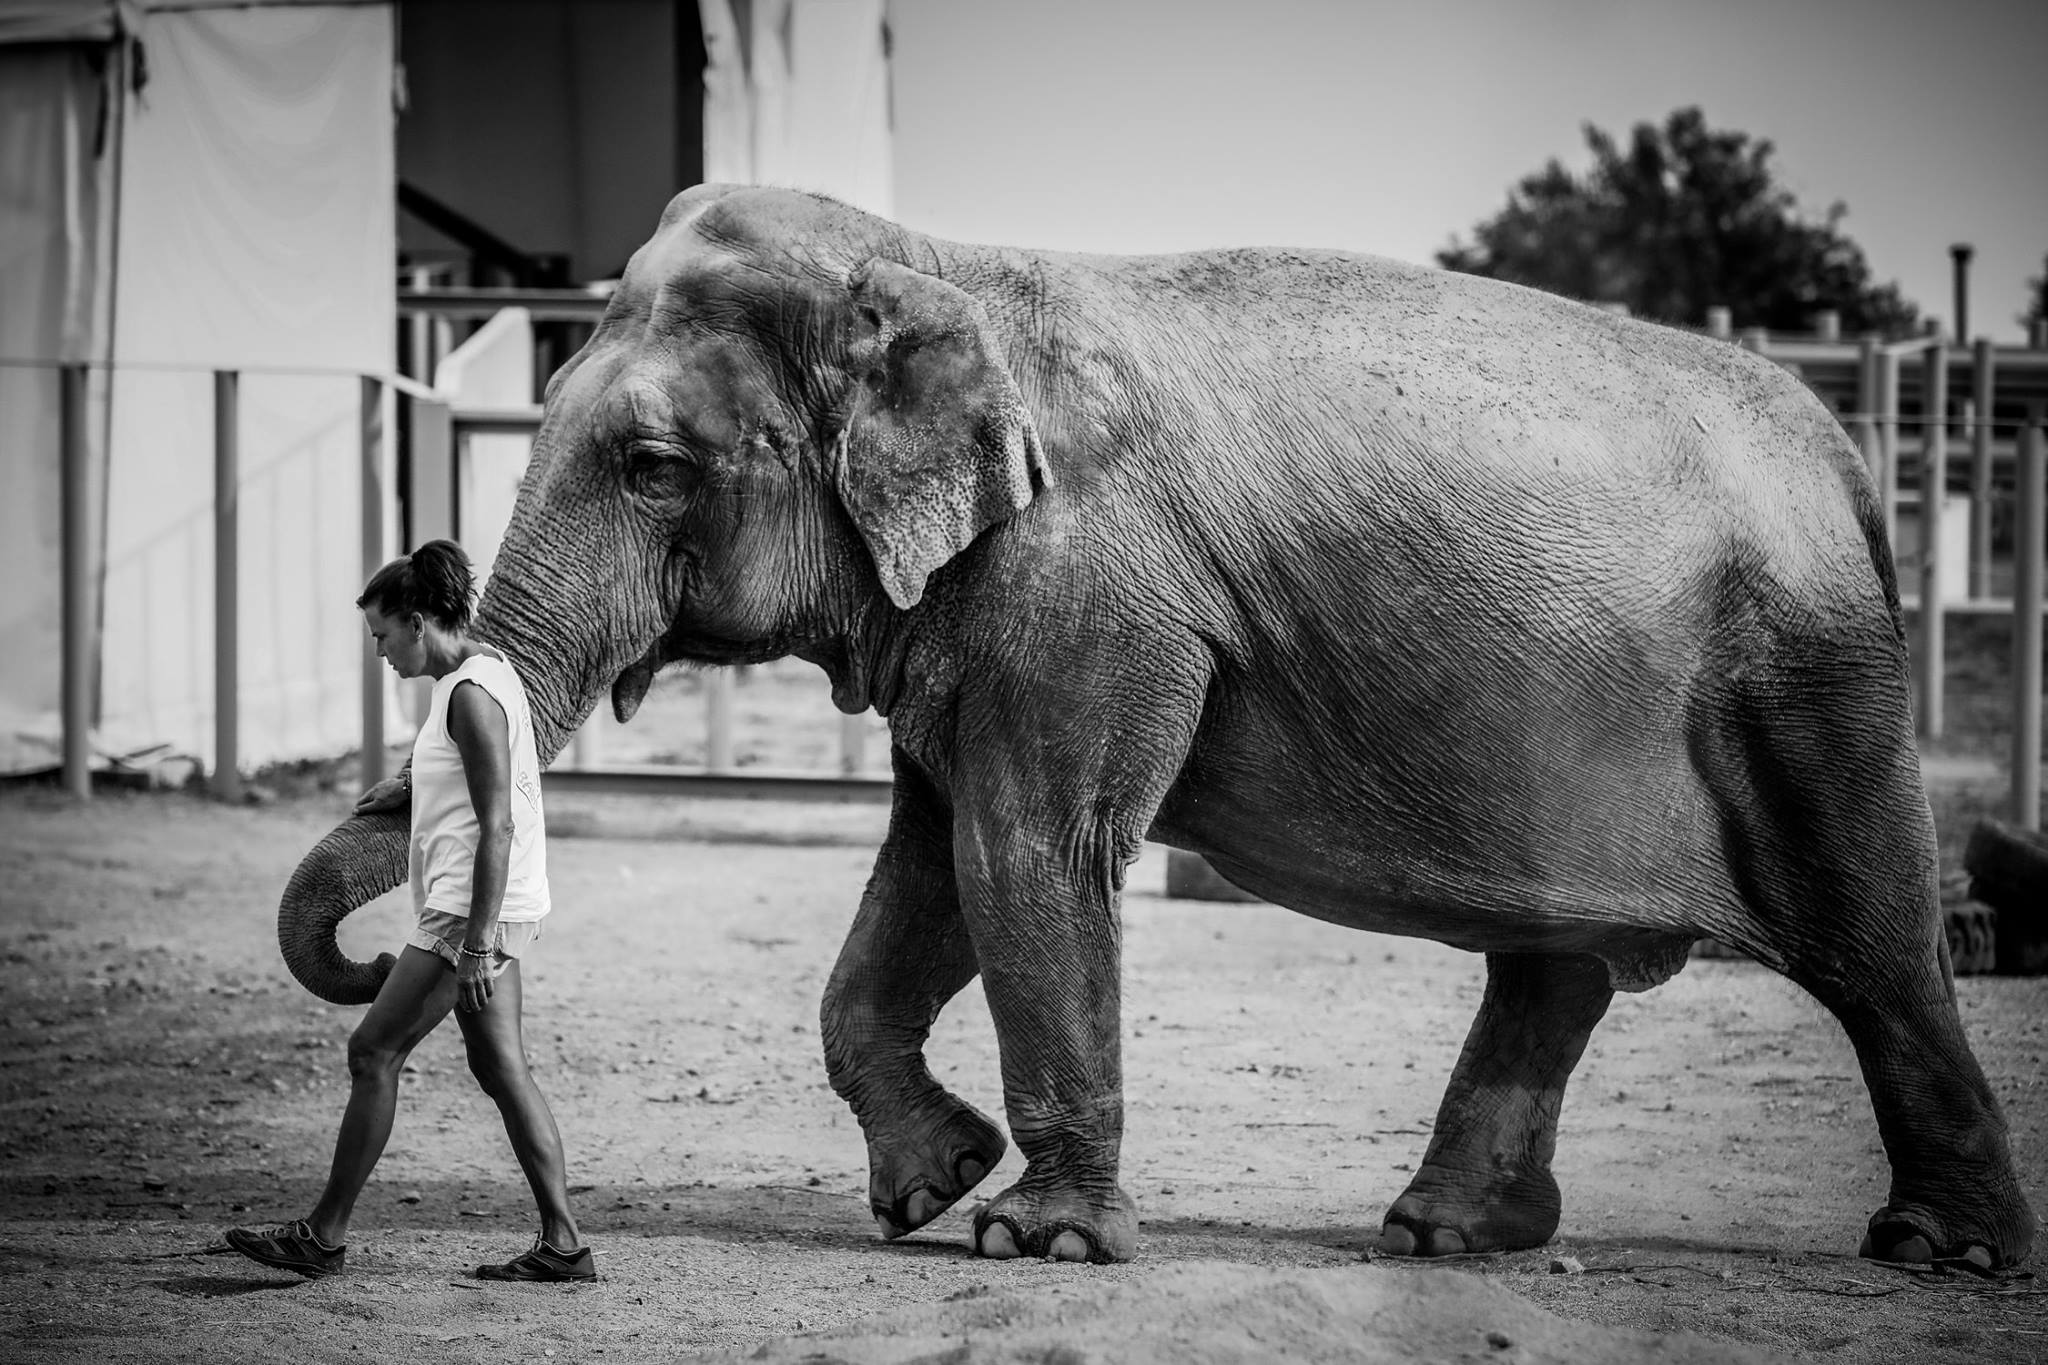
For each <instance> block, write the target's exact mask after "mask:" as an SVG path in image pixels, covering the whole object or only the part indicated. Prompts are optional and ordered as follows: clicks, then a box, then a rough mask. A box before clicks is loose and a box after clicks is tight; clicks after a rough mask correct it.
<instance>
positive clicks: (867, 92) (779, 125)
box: [698, 0, 895, 217]
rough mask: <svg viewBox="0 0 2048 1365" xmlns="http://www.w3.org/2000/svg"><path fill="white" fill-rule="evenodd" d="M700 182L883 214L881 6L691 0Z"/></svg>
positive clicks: (885, 91) (888, 166)
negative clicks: (696, 28)
mask: <svg viewBox="0 0 2048 1365" xmlns="http://www.w3.org/2000/svg"><path fill="white" fill-rule="evenodd" d="M698 8H699V11H700V13H701V15H702V17H703V21H704V47H705V52H706V57H707V61H706V66H705V71H704V179H705V180H706V181H708V182H712V183H719V182H725V183H731V184H741V185H786V186H790V187H793V188H796V189H805V190H819V191H822V192H824V193H826V194H829V195H832V196H833V197H834V198H837V199H843V200H845V201H846V202H847V203H849V204H852V205H854V206H855V207H856V208H863V209H866V210H868V211H869V212H870V213H879V214H881V215H883V216H884V217H887V216H888V215H890V214H891V213H892V212H893V211H894V200H895V195H894V186H895V168H894V166H893V164H892V158H891V153H890V147H891V140H890V99H889V54H888V49H887V44H886V36H885V35H886V26H885V24H884V17H885V16H884V13H883V0H699V5H698Z"/></svg>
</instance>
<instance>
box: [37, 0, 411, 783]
mask: <svg viewBox="0 0 2048 1365" xmlns="http://www.w3.org/2000/svg"><path fill="white" fill-rule="evenodd" d="M84 8H93V7H90V6H87V7H84ZM135 9H137V7H135V6H128V7H125V8H124V11H123V12H124V15H126V16H127V18H128V19H129V20H130V22H131V23H132V28H131V30H130V31H131V32H132V33H133V35H134V37H135V38H136V39H137V40H138V41H139V42H140V44H141V46H142V49H143V50H144V51H145V52H146V54H147V64H146V69H147V72H148V81H147V84H146V85H145V86H144V87H143V88H142V89H141V91H140V92H139V93H136V92H132V91H131V92H126V93H125V102H124V105H123V107H122V108H120V109H118V110H117V111H116V113H117V114H118V115H119V117H120V119H121V123H122V125H123V129H124V136H125V145H124V147H123V148H122V155H121V158H120V188H119V197H118V200H117V202H118V204H119V215H120V221H119V222H118V224H116V225H115V227H114V232H113V236H114V239H115V248H114V258H115V259H114V263H113V267H112V269H111V271H110V272H107V274H106V277H105V278H106V279H108V280H111V281H112V282H113V287H114V288H115V289H116V290H117V291H118V297H117V298H116V299H115V300H114V303H113V329H114V336H113V345H112V358H113V361H114V364H115V370H114V375H115V377H114V380H113V383H112V397H111V424H110V430H109V433H108V437H107V449H108V453H107V461H106V465H107V469H106V493H105V505H106V541H105V558H104V561H103V578H102V580H101V582H100V585H99V586H100V595H101V600H102V602H103V607H102V613H103V614H102V635H101V651H100V659H101V663H100V682H99V717H100V726H101V729H102V730H103V731H104V732H106V733H108V734H118V735H126V736H131V737H141V736H147V737H148V738H151V739H154V740H159V741H164V742H167V743H169V744H170V745H172V746H173V747H175V748H176V749H178V750H180V751H183V752H186V753H192V754H196V755H202V756H210V755H211V752H212V746H213V640H214V621H213V519H212V507H213V432H214V423H213V380H212V376H211V373H210V372H211V371H212V370H213V369H216V368H228V369H237V370H240V371H241V372H242V373H243V378H242V381H241V401H242V412H241V421H240V423H239V432H240V442H241V462H242V473H241V480H240V487H239V501H240V508H241V534H240V539H239V550H238V554H239V557H240V570H241V572H240V576H239V582H240V592H241V612H240V627H241V652H240V656H239V664H238V668H239V674H240V699H241V706H240V731H239V734H240V752H241V755H242V759H243V762H244V763H245V764H257V763H262V762H265V761H269V760H273V759H280V758H287V757H297V756H303V755H309V754H332V753H339V752H342V751H344V750H346V749H348V748H351V747H353V746H354V744H355V743H356V742H357V740H358V738H359V728H358V727H359V723H360V709H359V700H358V696H359V685H360V676H361V675H360V657H361V654H360V651H361V639H360V632H361V623H360V620H359V618H358V614H357V612H356V610H355V607H354V598H355V594H356V593H357V592H358V591H360V588H361V581H360V580H361V577H362V572H361V571H362V565H361V546H360V532H359V520H358V505H359V499H358V489H359V474H358V464H359V444H358V429H359V428H358V423H359V409H360V402H361V386H360V380H359V379H358V378H357V377H356V376H357V375H359V374H363V373H370V374H385V373H389V372H390V370H391V368H392V360H393V350H394V330H395V319H394V309H395V298H394V291H393V275H392V270H393V260H394V253H395V226H394V225H395V208H394V204H393V195H392V186H393V183H394V180H395V168H394V166H393V117H394V116H393V108H392V79H393V78H392V62H393V48H392V44H393V16H392V11H391V8H390V7H389V6H388V5H386V4H347V3H343V4H332V5H317V4H290V5H284V6H276V5H265V4H258V5H253V6H250V5H244V6H240V7H234V8H226V7H220V8H214V7H201V8H178V9H163V10H157V9H154V8H150V7H148V6H142V7H140V9H139V16H138V15H137V14H134V13H129V11H131V10H135ZM19 51H33V49H19ZM7 98H8V99H9V100H11V99H13V98H14V91H13V90H12V89H11V88H10V89H9V91H8V95H7ZM9 122H10V123H11V122H12V120H11V119H10V120H9ZM13 143H14V136H13V133H12V130H11V128H10V131H9V133H8V134H7V136H6V139H5V141H4V142H0V149H4V154H5V155H6V156H7V157H8V160H7V161H6V162H5V163H0V170H4V172H5V176H6V183H7V184H9V185H11V184H12V183H13V181H14V179H15V175H16V162H15V160H14V156H15V153H14V150H13ZM46 178H47V177H46ZM14 237H15V233H14V232H13V230H12V229H11V228H10V230H9V233H8V237H7V242H6V246H5V249H4V250H0V259H4V258H8V257H11V254H12V252H13V248H14ZM10 311H11V309H9V308H7V307H4V306H0V315H6V314H7V313H9V312H10ZM7 342H8V345H7V353H8V354H9V355H16V354H19V353H20V352H18V351H17V350H16V345H17V339H16V338H15V337H14V336H13V335H12V334H10V335H9V336H8V339H7ZM26 344H28V345H32V346H34V347H36V348H37V349H35V350H32V351H31V352H30V354H32V355H42V356H48V355H50V354H51V346H52V344H53V338H52V337H51V336H50V335H48V334H47V331H46V332H45V334H44V335H42V336H41V337H40V338H38V339H37V340H35V341H33V342H29V343H26ZM50 387H51V389H52V391H54V382H53V381H52V382H51V383H50ZM0 422H4V425H0V440H4V446H0V458H4V459H5V461H6V468H5V478H6V483H7V487H8V488H9V489H16V488H22V487H30V488H34V487H39V486H40V483H41V482H42V481H46V480H47V479H50V478H54V470H55V469H56V458H57V447H56V444H55V440H54V432H53V431H52V430H48V429H45V428H46V427H47V424H45V426H44V427H39V428H38V429H37V430H35V431H33V432H31V433H30V434H29V436H28V437H27V438H26V439H21V438H20V437H19V435H18V433H17V430H16V424H15V422H14V420H13V419H12V418H0ZM54 588H55V584H54V581H52V582H51V584H50V590H49V591H47V592H44V593H39V594H37V595H36V596H35V598H34V599H33V602H34V605H35V606H36V607H37V609H38V611H39V613H40V614H39V616H38V617H37V618H36V620H35V621H34V622H32V623H31V624H30V625H29V626H28V630H29V631H30V632H31V638H43V636H35V635H33V632H35V631H37V630H41V631H43V633H44V635H45V636H47V637H48V638H52V639H54V630H55V622H56V616H57V611H58V595H57V593H56V592H55V590H54ZM54 659H55V654H54V652H52V654H51V660H52V665H53V667H54ZM51 676H52V677H53V678H54V673H52V675H51ZM0 685H4V686H5V687H6V689H7V695H6V696H5V698H4V699H0V705H8V706H11V705H17V704H31V703H32V704H33V705H32V706H31V708H30V709H38V708H39V707H40V706H42V705H47V704H48V703H47V700H46V699H47V698H48V697H49V696H50V695H51V693H52V692H53V690H54V688H53V686H39V690H31V689H28V688H25V687H24V688H18V687H17V684H16V682H15V680H14V679H13V678H12V677H11V676H8V675H4V674H0Z"/></svg>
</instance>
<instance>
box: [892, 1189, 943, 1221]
mask: <svg viewBox="0 0 2048 1365" xmlns="http://www.w3.org/2000/svg"><path fill="white" fill-rule="evenodd" d="M945 1210H946V1206H945V1205H944V1204H942V1203H940V1202H939V1201H938V1200H937V1199H935V1198H934V1197H933V1196H932V1192H931V1191H930V1190H917V1191H914V1192H913V1193H912V1194H911V1196H910V1198H908V1199H906V1200H904V1201H903V1212H904V1215H905V1216H906V1217H908V1218H909V1219H910V1226H912V1227H914V1228H921V1227H923V1226H924V1225H925V1224H926V1223H929V1222H931V1221H932V1219H934V1218H936V1217H938V1216H939V1215H940V1214H941V1213H944V1212H945Z"/></svg>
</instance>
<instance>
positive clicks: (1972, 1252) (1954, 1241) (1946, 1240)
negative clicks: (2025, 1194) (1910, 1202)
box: [1856, 1204, 2033, 1275]
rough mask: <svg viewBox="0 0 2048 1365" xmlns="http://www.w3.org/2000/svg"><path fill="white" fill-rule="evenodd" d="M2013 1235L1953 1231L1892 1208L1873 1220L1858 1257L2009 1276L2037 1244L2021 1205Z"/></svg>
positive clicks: (1913, 1211)
mask: <svg viewBox="0 0 2048 1365" xmlns="http://www.w3.org/2000/svg"><path fill="white" fill-rule="evenodd" d="M2019 1213H2020V1215H2021V1218H2020V1219H2018V1220H2008V1221H2014V1222H2015V1224H2016V1226H2015V1228H2014V1230H2013V1233H2012V1235H2009V1236H2008V1237H2006V1238H2000V1237H1999V1236H1997V1235H1996V1234H1994V1233H1992V1232H1989V1231H1986V1230H1983V1229H1976V1230H1971V1229H1967V1228H1962V1229H1959V1228H1951V1227H1949V1226H1948V1225H1947V1224H1946V1223H1945V1222H1944V1220H1942V1219H1941V1218H1940V1217H1938V1216H1936V1215H1934V1214H1932V1213H1930V1212H1928V1211H1927V1210H1925V1209H1921V1208H1905V1207H1900V1206H1897V1205H1892V1204H1887V1205H1885V1206H1884V1207H1883V1208H1881V1209H1879V1210H1878V1211H1877V1212H1876V1213H1873V1214H1871V1215H1870V1226H1869V1228H1868V1230H1866V1231H1865V1232H1864V1234H1863V1242H1862V1245H1860V1246H1859V1247H1857V1248H1856V1254H1857V1255H1858V1256H1861V1257H1863V1258H1864V1259H1865V1260H1867V1261H1889V1262H1891V1263H1893V1264H1896V1265H1934V1264H1936V1263H1941V1264H1948V1265H1955V1266H1957V1267H1958V1268H1961V1269H1966V1270H1971V1271H1974V1272H1976V1273H1978V1274H1980V1275H1992V1274H1996V1273H1998V1272H1999V1271H2003V1270H2009V1269H2011V1268H2012V1267H2014V1266H2016V1265H2019V1264H2020V1263H2021V1262H2023V1261H2025V1260H2026V1259H2027V1253H2028V1251H2029V1249H2030V1248H2031V1247H2032V1244H2033V1215H2032V1213H2030V1212H2028V1210H2027V1209H2026V1206H2025V1205H2024V1204H2022V1205H2021V1206H2020V1209H2019Z"/></svg>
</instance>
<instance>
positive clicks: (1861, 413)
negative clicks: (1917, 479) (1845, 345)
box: [1856, 336, 1884, 475]
mask: <svg viewBox="0 0 2048 1365" xmlns="http://www.w3.org/2000/svg"><path fill="white" fill-rule="evenodd" d="M1877 385H1878V374H1877V338H1876V337H1874V336H1866V337H1864V338H1863V340H1862V341H1861V342H1859V343H1858V344H1857V348H1856V445H1857V447H1858V448H1859V449H1861V450H1862V451H1863V467H1864V468H1866V469H1868V470H1870V471H1871V473H1872V474H1873V475H1874V474H1875V473H1876V472H1877V468H1878V464H1879V462H1880V461H1881V460H1883V459H1884V451H1883V450H1882V449H1881V448H1880V446H1879V441H1878V435H1877Z"/></svg>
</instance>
